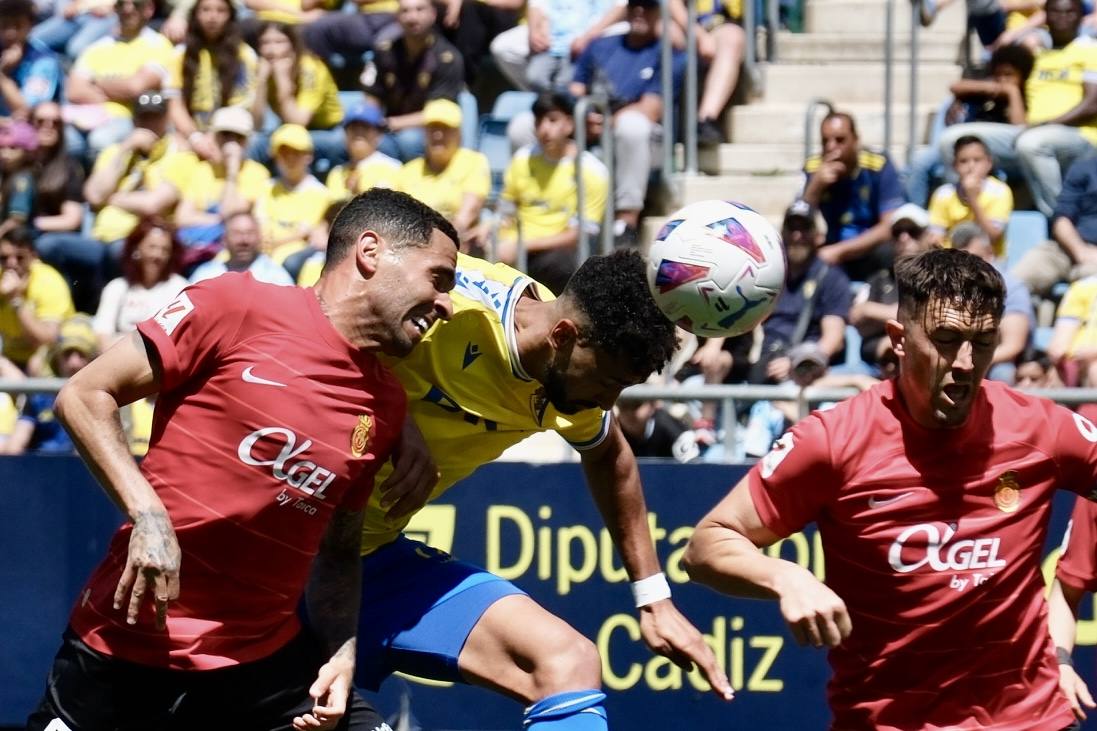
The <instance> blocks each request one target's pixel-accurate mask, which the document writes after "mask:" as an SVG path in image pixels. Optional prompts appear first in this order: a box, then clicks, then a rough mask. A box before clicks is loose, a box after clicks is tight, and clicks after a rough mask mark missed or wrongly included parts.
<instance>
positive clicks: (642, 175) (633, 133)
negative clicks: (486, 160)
mask: <svg viewBox="0 0 1097 731" xmlns="http://www.w3.org/2000/svg"><path fill="white" fill-rule="evenodd" d="M628 23H629V30H628V33H626V34H625V35H623V36H608V37H604V38H599V39H597V40H595V41H593V42H592V43H591V44H590V45H589V46H587V48H586V50H585V51H583V53H582V54H581V55H580V56H579V58H578V59H577V60H576V61H575V71H574V74H573V80H572V82H571V86H570V91H571V93H572V95H574V96H575V97H576V98H578V97H583V96H587V95H588V94H592V93H598V92H602V91H604V92H606V93H607V94H608V96H609V100H610V104H611V107H612V109H613V139H614V161H615V166H616V170H615V173H616V177H615V186H616V189H615V190H614V211H615V217H616V220H617V223H616V229H615V231H614V234H615V235H616V236H617V237H618V240H619V241H621V242H622V243H624V244H634V243H636V241H637V235H638V230H639V225H640V211H641V210H642V209H643V207H644V197H645V195H646V194H647V183H648V177H649V176H650V175H651V169H652V162H653V155H652V151H653V143H654V141H655V139H656V137H657V136H658V135H659V134H661V127H660V125H659V122H660V120H661V119H662V115H663V103H664V100H665V98H666V97H667V96H668V94H667V90H666V89H663V86H662V84H663V81H662V76H663V75H662V72H661V71H660V67H661V65H662V53H661V50H660V48H661V46H660V43H659V38H660V34H661V31H660V18H659V2H658V0H628ZM684 63H685V55H684V54H683V53H681V52H675V54H674V73H673V77H674V88H675V89H677V88H679V86H680V84H681V80H682V71H683V69H684ZM602 87H604V88H602ZM669 97H670V102H671V103H673V98H674V95H673V93H671V94H670V95H669Z"/></svg>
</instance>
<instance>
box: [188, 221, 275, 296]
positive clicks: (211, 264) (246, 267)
mask: <svg viewBox="0 0 1097 731" xmlns="http://www.w3.org/2000/svg"><path fill="white" fill-rule="evenodd" d="M262 243H263V242H262V239H261V238H260V234H259V223H258V222H257V221H256V220H255V216H253V215H251V214H250V213H247V212H243V213H237V214H234V215H232V216H230V217H229V218H228V219H227V220H226V221H225V252H224V254H223V255H222V256H218V257H216V258H214V259H211V260H209V261H207V262H205V263H203V264H200V265H199V266H198V268H197V269H195V270H194V271H193V272H191V275H190V281H191V284H193V283H195V282H201V281H202V280H204V279H212V278H213V277H219V276H221V275H222V274H224V273H225V272H248V273H250V274H251V275H252V276H253V277H255V278H256V279H257V280H259V281H260V282H266V283H268V284H278V285H283V286H287V287H289V286H292V285H293V279H292V278H291V277H290V275H289V272H287V271H286V270H285V268H284V267H282V265H280V264H276V263H275V262H274V260H273V259H271V258H270V257H269V256H267V255H266V254H264V253H263V252H262V250H261V248H260V247H261V246H262Z"/></svg>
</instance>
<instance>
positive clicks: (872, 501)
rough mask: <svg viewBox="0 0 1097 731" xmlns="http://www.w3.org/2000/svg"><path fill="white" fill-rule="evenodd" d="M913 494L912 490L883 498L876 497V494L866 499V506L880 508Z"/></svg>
mask: <svg viewBox="0 0 1097 731" xmlns="http://www.w3.org/2000/svg"><path fill="white" fill-rule="evenodd" d="M913 494H914V493H913V492H904V493H903V494H902V495H896V496H894V497H889V498H885V499H883V500H881V499H879V498H877V497H876V496H873V497H870V498H869V499H868V506H869V507H870V508H874V509H875V508H882V507H884V506H885V505H891V504H892V503H897V502H899V501H900V500H904V499H906V498H908V497H910V496H911V495H913Z"/></svg>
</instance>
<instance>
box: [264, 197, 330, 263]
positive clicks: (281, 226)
mask: <svg viewBox="0 0 1097 731" xmlns="http://www.w3.org/2000/svg"><path fill="white" fill-rule="evenodd" d="M329 205H331V194H330V193H328V189H327V188H325V187H324V184H323V183H321V182H320V181H319V180H317V179H316V178H315V177H313V176H312V175H306V176H305V179H304V180H302V181H301V182H300V183H298V184H297V185H295V186H294V187H292V188H290V187H289V186H287V185H286V183H285V181H283V180H282V179H281V178H277V179H275V180H272V181H271V182H270V184H269V185H268V186H267V189H266V191H265V192H264V193H263V195H262V196H260V197H259V200H258V201H256V203H255V210H254V213H255V218H256V220H258V221H259V228H260V230H261V232H262V234H263V253H265V254H270V255H272V256H274V253H275V251H278V252H279V254H278V256H274V259H275V261H276V262H278V263H279V264H281V263H282V262H283V261H284V260H285V258H286V257H287V256H289V255H290V254H293V253H294V252H296V251H300V250H301V249H303V248H304V247H305V246H306V239H307V237H308V233H307V230H306V229H311V228H312V227H313V226H315V225H316V224H318V223H320V221H322V220H323V219H324V213H326V212H327V210H328V206H329Z"/></svg>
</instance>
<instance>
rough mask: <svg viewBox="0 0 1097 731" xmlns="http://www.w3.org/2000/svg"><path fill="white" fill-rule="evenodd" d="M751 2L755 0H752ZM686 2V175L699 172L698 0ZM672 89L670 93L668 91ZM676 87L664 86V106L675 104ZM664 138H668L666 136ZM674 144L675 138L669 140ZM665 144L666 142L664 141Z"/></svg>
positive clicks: (684, 139)
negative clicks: (668, 103)
mask: <svg viewBox="0 0 1097 731" xmlns="http://www.w3.org/2000/svg"><path fill="white" fill-rule="evenodd" d="M750 1H751V2H752V1H753V0H750ZM685 3H686V78H685V80H684V84H685V99H686V100H685V113H686V115H685V120H684V121H683V122H682V124H684V125H685V130H684V135H683V142H684V143H685V145H686V175H696V174H697V0H685ZM667 89H670V90H671V91H670V93H668V92H667ZM673 89H674V87H663V99H664V102H663V104H664V106H665V105H666V104H667V102H670V103H671V104H672V105H673V99H674V91H673ZM664 140H667V138H666V137H665V136H664ZM667 141H669V142H670V144H671V145H672V146H673V145H674V138H673V137H672V138H669V140H667ZM664 144H666V143H665V142H664Z"/></svg>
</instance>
